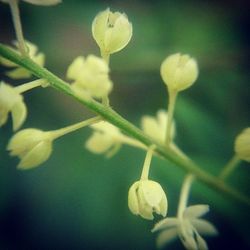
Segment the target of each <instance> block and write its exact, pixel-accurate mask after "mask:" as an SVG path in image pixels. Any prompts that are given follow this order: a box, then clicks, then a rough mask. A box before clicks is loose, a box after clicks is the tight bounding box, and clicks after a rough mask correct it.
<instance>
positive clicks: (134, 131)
mask: <svg viewBox="0 0 250 250" xmlns="http://www.w3.org/2000/svg"><path fill="white" fill-rule="evenodd" d="M0 55H1V56H3V57H4V58H6V59H8V60H10V61H12V62H14V63H16V64H18V65H19V66H22V67H24V68H25V69H27V70H29V71H30V72H31V73H33V74H34V75H35V76H36V77H38V78H43V79H46V80H48V82H49V83H50V86H51V87H53V88H54V89H56V90H58V91H60V92H62V93H64V94H66V95H68V96H71V97H72V98H74V99H75V100H77V101H78V102H80V103H81V104H83V105H84V106H85V107H87V108H88V109H90V110H92V111H93V112H94V113H96V114H98V115H100V116H102V117H103V119H105V120H107V121H108V122H110V123H111V124H113V125H115V126H116V127H118V128H120V129H121V130H122V131H123V132H125V134H127V135H129V136H130V137H132V138H134V139H136V140H138V141H140V142H141V143H143V144H144V145H145V146H150V145H153V144H155V145H156V148H155V152H156V153H157V155H159V156H160V157H162V158H164V159H166V160H169V161H171V162H172V163H174V164H175V165H176V166H178V167H180V168H181V169H183V170H184V171H187V172H188V173H192V174H193V175H195V177H196V179H199V180H200V181H202V182H203V183H204V184H206V185H207V186H209V187H211V188H213V189H214V190H215V191H216V192H220V193H221V194H224V195H227V196H228V197H231V198H234V199H236V200H238V201H241V202H243V203H245V204H247V205H248V206H250V199H249V198H248V197H247V196H246V195H244V194H242V193H241V192H239V191H237V190H235V189H234V188H232V187H230V186H229V185H227V184H226V183H224V182H223V181H222V180H221V179H220V178H218V177H216V176H213V175H211V174H209V173H208V172H206V171H204V170H203V169H202V168H201V167H199V166H198V165H197V164H195V163H194V162H193V161H191V160H187V159H184V158H183V157H180V156H179V155H178V154H176V153H175V152H174V151H173V150H171V148H170V147H169V148H166V146H165V145H162V144H159V143H157V142H156V141H154V140H153V139H152V138H150V137H148V136H147V135H145V134H144V133H143V132H142V131H141V130H140V129H138V128H137V127H135V126H134V125H133V124H131V123H130V122H128V121H127V120H126V119H124V118H123V117H121V116H120V115H119V114H118V113H117V112H115V111H114V110H113V109H112V108H110V107H109V108H108V107H106V106H104V105H102V104H100V103H99V102H96V101H95V100H93V99H85V98H83V97H79V96H77V95H76V94H75V93H74V92H73V91H72V89H71V87H70V85H69V84H68V83H66V82H64V81H63V80H62V79H60V78H58V77H57V76H56V75H54V74H53V73H51V72H50V71H48V70H47V69H45V68H43V67H41V66H39V65H37V64H36V63H35V62H33V61H32V60H31V59H29V58H24V57H21V56H20V55H19V54H17V53H16V52H14V51H13V49H10V48H8V46H5V45H2V44H0Z"/></svg>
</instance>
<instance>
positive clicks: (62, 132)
mask: <svg viewBox="0 0 250 250" xmlns="http://www.w3.org/2000/svg"><path fill="white" fill-rule="evenodd" d="M99 121H102V118H101V117H100V116H97V117H94V118H90V119H88V120H85V121H82V122H78V123H75V124H73V125H70V126H67V127H64V128H61V129H57V130H54V131H49V133H50V135H51V137H50V138H51V139H52V140H55V139H57V138H59V137H61V136H64V135H66V134H68V133H71V132H74V131H76V130H78V129H80V128H83V127H86V126H89V125H91V124H94V123H97V122H99Z"/></svg>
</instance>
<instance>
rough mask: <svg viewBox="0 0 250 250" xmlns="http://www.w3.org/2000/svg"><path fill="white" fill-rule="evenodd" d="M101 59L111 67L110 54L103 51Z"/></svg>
mask: <svg viewBox="0 0 250 250" xmlns="http://www.w3.org/2000/svg"><path fill="white" fill-rule="evenodd" d="M101 57H102V58H103V59H104V60H105V62H106V63H107V64H108V65H109V59H110V54H109V53H107V52H105V51H101Z"/></svg>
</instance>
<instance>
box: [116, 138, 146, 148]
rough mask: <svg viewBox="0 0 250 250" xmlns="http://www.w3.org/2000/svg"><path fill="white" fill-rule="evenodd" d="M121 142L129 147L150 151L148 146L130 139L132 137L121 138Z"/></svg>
mask: <svg viewBox="0 0 250 250" xmlns="http://www.w3.org/2000/svg"><path fill="white" fill-rule="evenodd" d="M119 141H121V142H122V143H124V144H127V145H129V146H132V147H136V148H141V149H144V150H147V149H148V147H147V146H145V145H144V144H142V143H141V142H139V141H138V140H135V139H133V138H130V137H128V136H125V135H124V136H122V137H121V138H119Z"/></svg>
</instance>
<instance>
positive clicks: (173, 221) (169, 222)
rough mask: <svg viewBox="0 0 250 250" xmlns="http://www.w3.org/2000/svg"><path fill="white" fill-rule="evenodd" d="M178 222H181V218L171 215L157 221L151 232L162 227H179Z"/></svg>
mask: <svg viewBox="0 0 250 250" xmlns="http://www.w3.org/2000/svg"><path fill="white" fill-rule="evenodd" d="M178 224H179V219H177V218H176V217H169V218H166V219H163V220H161V221H159V222H158V223H156V224H155V226H154V228H153V229H152V230H151V232H152V233H154V232H156V231H159V230H162V229H169V228H171V227H177V225H178Z"/></svg>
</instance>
